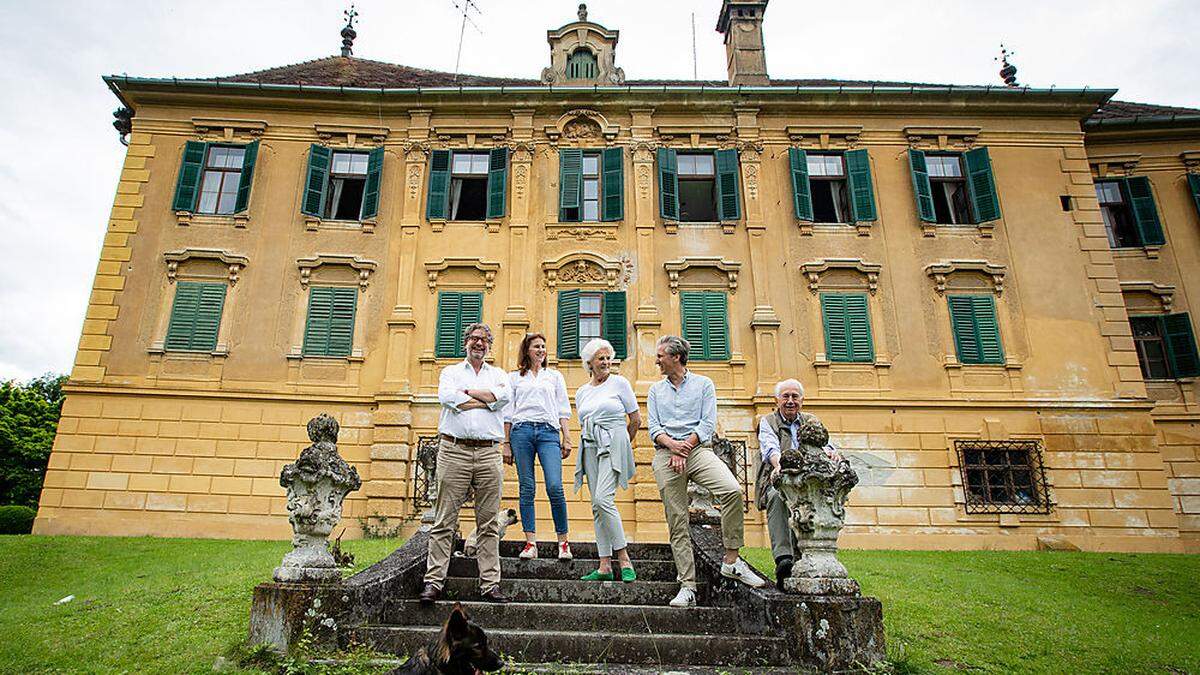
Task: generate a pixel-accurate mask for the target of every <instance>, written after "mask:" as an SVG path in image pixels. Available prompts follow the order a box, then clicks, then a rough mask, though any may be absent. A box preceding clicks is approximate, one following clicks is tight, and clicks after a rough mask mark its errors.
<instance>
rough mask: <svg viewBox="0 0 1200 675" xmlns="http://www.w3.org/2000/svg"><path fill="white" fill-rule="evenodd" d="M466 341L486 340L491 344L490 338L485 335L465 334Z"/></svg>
mask: <svg viewBox="0 0 1200 675" xmlns="http://www.w3.org/2000/svg"><path fill="white" fill-rule="evenodd" d="M467 342H486V343H488V344H492V338H490V337H488V336H486V335H469V336H467Z"/></svg>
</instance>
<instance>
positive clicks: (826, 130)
mask: <svg viewBox="0 0 1200 675" xmlns="http://www.w3.org/2000/svg"><path fill="white" fill-rule="evenodd" d="M862 130H863V128H862V125H861V124H822V125H807V124H789V125H788V126H787V135H788V140H789V141H791V142H792V143H795V144H796V145H804V144H806V143H808V144H815V145H816V146H817V147H819V148H821V149H822V150H827V149H829V148H831V147H834V146H835V145H836V146H845V147H847V148H853V147H856V146H857V145H858V142H859V139H861V138H862Z"/></svg>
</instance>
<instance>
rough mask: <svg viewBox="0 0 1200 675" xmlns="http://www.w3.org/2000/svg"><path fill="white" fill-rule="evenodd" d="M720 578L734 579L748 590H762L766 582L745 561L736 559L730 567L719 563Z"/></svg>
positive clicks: (727, 564)
mask: <svg viewBox="0 0 1200 675" xmlns="http://www.w3.org/2000/svg"><path fill="white" fill-rule="evenodd" d="M721 576H723V577H728V578H730V579H736V580H738V581H740V582H742V583H743V584H746V585H747V586H749V587H750V588H762V587H763V586H765V585H766V584H767V582H766V581H764V580H763V579H762V577H759V576H758V575H757V574H755V573H754V572H753V571H752V570H751V569H750V566H749V565H747V564H746V561H745V560H742V559H741V558H738V559H737V562H735V563H733V564H732V565H730V564H729V563H721Z"/></svg>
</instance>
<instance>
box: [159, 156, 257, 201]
mask: <svg viewBox="0 0 1200 675" xmlns="http://www.w3.org/2000/svg"><path fill="white" fill-rule="evenodd" d="M257 163H258V141H254V142H253V143H248V144H246V145H225V144H218V143H202V142H200V141H188V142H187V143H185V144H184V147H183V158H182V160H181V162H180V166H179V177H178V178H177V180H176V182H175V198H174V199H173V200H172V207H173V208H174V210H176V211H188V212H194V213H211V214H216V215H229V214H232V213H241V212H243V211H245V210H246V209H247V208H248V207H249V205H250V188H251V185H252V184H253V182H254V167H255V165H256V164H257Z"/></svg>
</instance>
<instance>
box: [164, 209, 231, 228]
mask: <svg viewBox="0 0 1200 675" xmlns="http://www.w3.org/2000/svg"><path fill="white" fill-rule="evenodd" d="M175 222H176V223H178V224H179V225H180V226H182V227H188V226H190V225H231V226H233V227H237V228H243V229H244V228H245V227H246V226H247V225H249V224H250V214H249V213H248V212H246V211H242V212H241V213H228V214H224V213H222V214H217V213H193V212H191V211H176V212H175Z"/></svg>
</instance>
